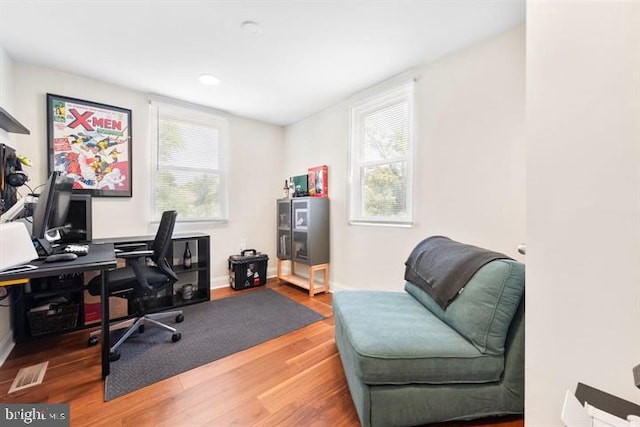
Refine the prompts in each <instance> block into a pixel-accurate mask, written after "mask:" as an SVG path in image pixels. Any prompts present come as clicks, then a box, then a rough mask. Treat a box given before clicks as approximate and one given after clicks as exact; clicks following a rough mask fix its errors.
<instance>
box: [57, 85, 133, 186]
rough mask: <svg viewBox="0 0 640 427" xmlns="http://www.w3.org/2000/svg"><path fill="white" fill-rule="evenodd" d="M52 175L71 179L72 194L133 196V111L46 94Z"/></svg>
mask: <svg viewBox="0 0 640 427" xmlns="http://www.w3.org/2000/svg"><path fill="white" fill-rule="evenodd" d="M47 140H48V143H49V150H48V153H49V173H51V172H52V171H59V172H61V173H62V174H63V175H66V176H70V177H72V178H73V179H74V180H75V182H74V184H73V192H74V193H81V194H91V196H94V197H131V196H132V182H133V181H132V178H131V170H132V163H131V147H132V140H131V110H128V109H126V108H121V107H115V106H113V105H106V104H100V103H98V102H91V101H85V100H82V99H76V98H70V97H67V96H61V95H54V94H50V93H48V94H47Z"/></svg>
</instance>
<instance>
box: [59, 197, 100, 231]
mask: <svg viewBox="0 0 640 427" xmlns="http://www.w3.org/2000/svg"><path fill="white" fill-rule="evenodd" d="M67 224H69V225H70V226H71V227H70V228H68V229H65V230H62V231H61V232H60V235H61V238H62V243H88V242H91V238H92V236H91V229H92V228H93V227H92V216H91V195H90V194H72V195H71V201H70V202H69V212H68V213H67Z"/></svg>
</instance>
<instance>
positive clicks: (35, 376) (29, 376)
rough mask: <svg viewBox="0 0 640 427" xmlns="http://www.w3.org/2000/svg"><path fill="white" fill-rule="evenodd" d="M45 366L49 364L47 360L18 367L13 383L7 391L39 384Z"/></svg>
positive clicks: (45, 369)
mask: <svg viewBox="0 0 640 427" xmlns="http://www.w3.org/2000/svg"><path fill="white" fill-rule="evenodd" d="M47 366H49V362H43V363H38V364H37V365H33V366H28V367H26V368H22V369H20V370H19V371H18V375H16V378H15V379H14V380H13V384H11V388H10V389H9V393H13V392H14V391H18V390H22V389H25V388H29V387H33V386H34V385H38V384H41V383H42V379H43V378H44V374H45V372H47Z"/></svg>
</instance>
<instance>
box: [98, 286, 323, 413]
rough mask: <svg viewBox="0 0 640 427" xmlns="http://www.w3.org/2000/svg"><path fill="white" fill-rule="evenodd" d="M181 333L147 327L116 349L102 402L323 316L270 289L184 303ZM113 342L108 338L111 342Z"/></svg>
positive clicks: (179, 325)
mask: <svg viewBox="0 0 640 427" xmlns="http://www.w3.org/2000/svg"><path fill="white" fill-rule="evenodd" d="M182 311H183V312H184V321H183V322H182V323H178V324H175V325H174V322H175V319H172V318H171V317H169V318H167V319H166V320H165V322H166V323H167V324H169V325H171V326H174V327H175V328H176V329H178V330H179V331H180V332H182V339H181V340H180V341H178V342H176V343H173V342H171V333H170V332H168V331H164V330H160V329H157V328H154V327H149V326H148V327H147V328H146V329H145V332H144V333H142V334H138V333H135V334H134V335H132V336H131V337H129V339H128V340H127V341H126V342H125V343H124V344H122V346H121V347H120V354H121V356H120V360H118V361H116V362H111V374H110V375H109V376H108V377H107V379H106V381H105V398H104V400H105V401H109V400H111V399H115V398H116V397H119V396H122V395H124V394H126V393H130V392H132V391H134V390H137V389H139V388H142V387H145V386H147V385H150V384H153V383H155V382H158V381H160V380H163V379H165V378H169V377H172V376H174V375H177V374H179V373H181V372H185V371H188V370H189V369H193V368H195V367H198V366H202V365H204V364H207V363H209V362H212V361H214V360H217V359H221V358H223V357H225V356H228V355H230V354H233V353H236V352H238V351H241V350H244V349H247V348H249V347H253V346H255V345H257V344H260V343H263V342H265V341H268V340H270V339H272V338H275V337H278V336H280V335H284V334H286V333H288V332H291V331H293V330H296V329H299V328H301V327H303V326H306V325H309V324H311V323H313V322H317V321H318V320H321V319H324V316H322V315H321V314H318V313H317V312H315V311H313V310H311V309H309V308H307V307H305V306H303V305H301V304H298V303H297V302H295V301H292V300H290V299H289V298H287V297H284V296H282V295H280V294H278V293H277V292H275V291H272V290H270V289H264V290H260V291H255V292H249V293H245V294H240V295H236V296H231V297H228V298H224V299H221V300H216V301H211V302H205V303H201V304H194V305H190V306H187V307H183V308H182ZM112 342H113V341H112Z"/></svg>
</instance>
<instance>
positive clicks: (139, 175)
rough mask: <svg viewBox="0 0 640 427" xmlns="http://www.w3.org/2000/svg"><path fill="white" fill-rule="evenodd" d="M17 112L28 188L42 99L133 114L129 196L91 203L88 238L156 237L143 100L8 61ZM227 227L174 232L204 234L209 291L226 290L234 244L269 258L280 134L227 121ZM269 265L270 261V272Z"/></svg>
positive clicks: (40, 163)
mask: <svg viewBox="0 0 640 427" xmlns="http://www.w3.org/2000/svg"><path fill="white" fill-rule="evenodd" d="M15 86H16V89H15V90H16V93H17V94H19V96H18V97H17V99H16V113H17V114H18V115H19V117H20V118H21V121H22V123H23V124H24V125H25V126H26V127H27V128H29V129H30V130H31V135H30V136H28V137H23V138H22V140H21V143H20V152H22V153H23V154H25V155H27V156H29V157H30V158H31V159H32V160H33V163H34V166H33V167H32V168H31V171H30V172H29V176H30V177H31V185H32V186H35V185H38V184H40V183H42V182H44V181H45V179H46V176H47V161H48V160H47V130H46V94H47V93H54V94H57V95H65V96H70V97H74V98H80V99H85V100H89V101H94V102H99V103H103V104H109V105H115V106H119V107H124V108H128V109H131V110H132V123H133V129H132V132H133V133H132V139H133V173H132V176H133V197H132V198H105V197H96V198H94V199H93V232H94V237H96V238H100V237H111V236H127V235H134V236H135V235H145V234H153V233H155V230H156V227H157V225H156V226H155V227H154V226H153V225H151V224H150V222H149V221H150V209H149V203H150V178H151V172H150V165H151V155H150V154H151V145H150V141H149V113H148V111H149V107H148V103H147V98H146V97H145V94H143V93H140V92H136V91H133V90H129V89H126V88H123V87H119V86H115V85H112V84H109V83H105V82H99V81H96V80H91V79H87V78H83V77H79V76H75V75H71V74H67V73H62V72H59V71H55V70H51V69H46V68H41V67H35V66H31V65H26V64H22V63H15ZM230 128H231V144H230V160H229V161H230V164H229V170H230V176H229V195H230V196H229V224H228V226H220V227H215V228H214V227H212V226H211V225H206V224H189V225H185V224H178V225H177V226H176V231H177V232H180V231H201V232H204V233H208V234H210V235H211V263H212V264H211V265H212V272H211V274H212V281H213V285H214V286H217V285H224V284H227V283H228V282H227V274H228V273H227V258H228V257H229V255H231V254H235V253H238V252H239V250H240V244H241V243H242V242H243V241H246V245H247V247H255V249H257V250H259V251H262V252H266V253H267V254H268V255H269V256H270V259H272V260H275V253H274V250H275V230H273V228H274V227H272V225H273V224H275V223H276V221H275V206H274V200H275V199H276V198H277V197H280V195H281V191H282V190H281V187H282V182H281V181H282V179H284V178H282V177H283V174H281V173H280V171H281V170H282V145H283V142H282V141H283V129H282V128H281V127H280V126H274V125H270V124H266V123H261V122H257V121H253V120H248V119H243V118H239V117H235V116H231V117H230ZM273 266H275V264H274V263H273V262H272V267H273Z"/></svg>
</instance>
